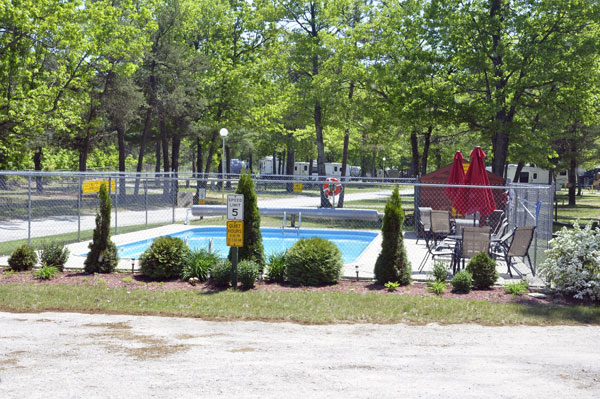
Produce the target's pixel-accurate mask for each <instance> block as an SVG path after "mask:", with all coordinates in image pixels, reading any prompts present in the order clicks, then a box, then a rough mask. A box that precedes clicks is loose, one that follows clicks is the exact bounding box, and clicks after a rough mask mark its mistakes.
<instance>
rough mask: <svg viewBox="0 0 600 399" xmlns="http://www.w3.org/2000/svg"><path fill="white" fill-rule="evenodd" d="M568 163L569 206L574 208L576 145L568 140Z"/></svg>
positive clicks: (573, 141)
mask: <svg viewBox="0 0 600 399" xmlns="http://www.w3.org/2000/svg"><path fill="white" fill-rule="evenodd" d="M569 141H570V142H571V143H570V144H571V145H570V148H569V149H570V154H569V157H570V162H569V172H568V175H569V206H575V205H576V204H575V190H576V188H577V155H576V154H577V143H576V142H575V140H573V139H571V140H569Z"/></svg>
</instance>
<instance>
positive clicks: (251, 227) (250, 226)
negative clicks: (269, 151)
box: [229, 173, 265, 270]
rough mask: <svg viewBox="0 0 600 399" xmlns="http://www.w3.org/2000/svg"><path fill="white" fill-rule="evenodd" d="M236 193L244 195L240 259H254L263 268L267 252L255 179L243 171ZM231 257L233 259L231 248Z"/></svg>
mask: <svg viewBox="0 0 600 399" xmlns="http://www.w3.org/2000/svg"><path fill="white" fill-rule="evenodd" d="M236 194H243V195H244V246H243V247H241V248H239V252H238V256H239V260H240V261H242V260H246V259H248V260H253V261H254V262H256V263H258V264H259V266H260V268H261V270H262V269H263V268H264V266H265V253H264V248H263V243H262V234H261V232H260V212H259V211H258V200H257V198H256V193H255V192H254V181H253V180H252V178H251V177H250V176H249V175H247V174H245V173H243V174H242V175H241V176H240V180H239V182H238V188H237V190H236ZM229 259H230V260H231V249H230V250H229Z"/></svg>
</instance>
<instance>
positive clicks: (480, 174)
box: [453, 147, 496, 218]
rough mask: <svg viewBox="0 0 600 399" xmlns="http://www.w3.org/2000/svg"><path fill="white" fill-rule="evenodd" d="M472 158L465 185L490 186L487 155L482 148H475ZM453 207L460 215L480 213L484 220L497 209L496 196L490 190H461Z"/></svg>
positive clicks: (465, 188)
mask: <svg viewBox="0 0 600 399" xmlns="http://www.w3.org/2000/svg"><path fill="white" fill-rule="evenodd" d="M470 157H471V164H470V165H469V169H468V170H467V174H466V175H465V180H464V183H463V184H464V185H471V186H489V185H490V181H489V179H488V176H487V171H486V170H485V161H484V159H485V153H484V152H483V150H482V149H481V147H475V148H474V149H473V151H472V152H471V155H470ZM453 206H454V208H455V209H456V211H457V212H458V213H461V214H463V215H470V214H472V213H475V212H479V213H480V215H481V217H482V218H485V217H487V216H489V215H490V214H491V213H492V211H493V210H494V209H496V203H495V201H494V195H493V194H492V190H491V189H489V188H469V187H462V188H459V189H458V193H457V194H456V198H455V200H454V204H453Z"/></svg>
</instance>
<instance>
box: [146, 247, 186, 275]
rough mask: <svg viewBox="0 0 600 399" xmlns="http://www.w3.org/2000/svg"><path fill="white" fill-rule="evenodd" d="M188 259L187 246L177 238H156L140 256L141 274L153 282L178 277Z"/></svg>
mask: <svg viewBox="0 0 600 399" xmlns="http://www.w3.org/2000/svg"><path fill="white" fill-rule="evenodd" d="M188 259H189V249H188V247H187V245H185V243H184V242H183V240H181V239H180V238H177V237H170V236H165V237H158V238H157V239H156V240H154V242H153V243H152V245H151V246H150V248H148V249H147V250H146V251H145V252H144V253H143V254H142V256H140V265H141V268H142V274H143V275H144V276H148V277H150V278H152V279H154V280H169V279H172V278H176V277H179V276H180V275H181V271H182V270H183V268H184V267H185V265H186V263H187V261H188Z"/></svg>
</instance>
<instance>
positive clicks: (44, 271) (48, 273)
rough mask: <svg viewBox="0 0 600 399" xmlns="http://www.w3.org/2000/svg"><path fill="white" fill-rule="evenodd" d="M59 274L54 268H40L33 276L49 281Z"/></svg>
mask: <svg viewBox="0 0 600 399" xmlns="http://www.w3.org/2000/svg"><path fill="white" fill-rule="evenodd" d="M58 272H59V270H58V268H57V267H55V266H42V267H41V268H40V269H39V270H36V271H35V273H34V274H35V276H36V277H37V278H39V279H40V280H50V279H52V278H54V276H55V275H56V274H57V273H58Z"/></svg>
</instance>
